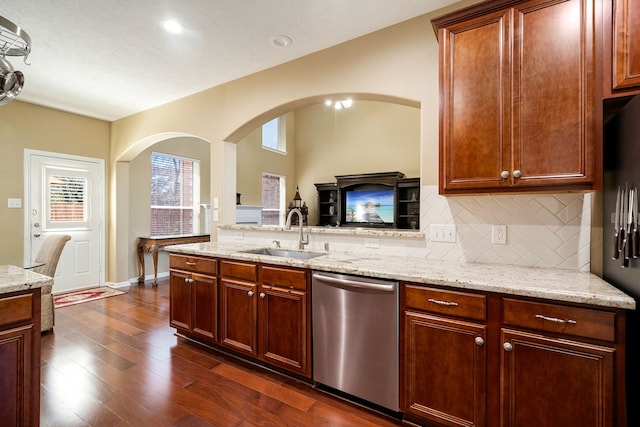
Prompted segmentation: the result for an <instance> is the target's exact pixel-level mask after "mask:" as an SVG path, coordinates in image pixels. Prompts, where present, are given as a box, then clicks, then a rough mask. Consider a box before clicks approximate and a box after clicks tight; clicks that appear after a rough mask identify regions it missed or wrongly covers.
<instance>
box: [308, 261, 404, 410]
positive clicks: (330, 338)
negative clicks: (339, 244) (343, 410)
mask: <svg viewBox="0 0 640 427" xmlns="http://www.w3.org/2000/svg"><path fill="white" fill-rule="evenodd" d="M312 304H313V305H312V309H313V365H314V366H313V377H314V381H315V382H316V383H317V384H319V385H325V386H328V387H330V388H332V389H335V390H338V391H341V392H344V393H347V394H349V395H352V396H355V397H357V398H360V399H364V400H366V401H368V402H372V403H374V404H376V405H379V406H381V407H383V408H387V409H390V410H392V411H396V412H397V411H398V410H399V403H398V401H399V396H398V387H399V386H398V381H399V375H398V371H399V362H398V360H399V354H398V351H399V343H398V336H399V330H398V328H399V324H398V323H399V320H398V319H399V316H398V310H399V307H398V282H392V281H386V280H379V279H371V278H367V277H359V276H350V275H344V274H333V273H325V272H314V273H313V281H312Z"/></svg>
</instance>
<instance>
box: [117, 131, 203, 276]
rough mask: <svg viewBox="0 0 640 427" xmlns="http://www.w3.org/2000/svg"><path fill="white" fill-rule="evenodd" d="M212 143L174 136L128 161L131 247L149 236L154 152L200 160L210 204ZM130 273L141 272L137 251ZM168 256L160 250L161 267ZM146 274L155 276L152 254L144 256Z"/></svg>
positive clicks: (201, 198) (130, 265)
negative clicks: (139, 238)
mask: <svg viewBox="0 0 640 427" xmlns="http://www.w3.org/2000/svg"><path fill="white" fill-rule="evenodd" d="M209 149H210V144H209V143H208V142H206V141H202V140H200V139H197V138H188V137H181V138H173V139H169V140H166V141H162V142H159V143H157V144H154V145H153V146H151V147H149V148H147V149H146V150H145V151H143V152H142V153H140V154H139V155H138V156H136V158H134V159H133V160H132V161H131V162H130V163H129V177H130V179H129V185H130V187H129V202H128V203H129V207H130V208H129V211H128V213H129V221H128V223H129V231H130V232H129V246H130V247H132V248H133V247H135V244H136V239H137V238H138V237H140V236H149V232H150V229H151V227H150V223H151V219H150V218H151V213H150V208H149V207H150V206H151V192H150V188H151V152H153V151H155V152H159V153H163V154H170V155H174V156H181V157H188V158H191V159H198V160H200V203H210V199H209V181H210V169H211V167H210V164H211V162H210V159H211V158H210V155H209ZM128 264H129V270H128V271H129V275H130V277H135V276H137V275H138V270H139V263H138V258H137V255H136V254H135V252H134V253H132V254H131V256H130V257H129V259H128ZM168 269H169V263H168V257H167V255H166V254H165V253H164V252H160V254H159V257H158V270H159V271H168ZM145 273H146V274H147V275H153V260H152V258H151V255H149V254H146V256H145Z"/></svg>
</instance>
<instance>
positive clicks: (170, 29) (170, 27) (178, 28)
mask: <svg viewBox="0 0 640 427" xmlns="http://www.w3.org/2000/svg"><path fill="white" fill-rule="evenodd" d="M160 26H161V27H162V28H163V29H164V30H165V31H166V32H167V33H171V34H180V33H181V32H182V25H180V23H179V22H178V21H174V20H172V19H167V20H166V21H162V22H161V23H160Z"/></svg>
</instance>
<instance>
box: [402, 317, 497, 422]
mask: <svg viewBox="0 0 640 427" xmlns="http://www.w3.org/2000/svg"><path fill="white" fill-rule="evenodd" d="M404 328H405V357H404V366H405V368H404V369H405V373H404V386H403V387H402V389H403V390H404V396H403V399H402V400H403V410H404V412H405V416H408V415H409V416H410V415H415V416H417V417H420V419H425V420H429V421H431V422H435V423H436V425H446V426H484V425H485V389H486V384H485V383H486V351H485V346H484V335H485V327H484V326H483V325H479V324H475V323H468V322H463V321H460V320H450V319H446V318H442V317H437V316H430V315H426V314H422V313H414V312H406V313H405V315H404ZM438 423H441V424H438Z"/></svg>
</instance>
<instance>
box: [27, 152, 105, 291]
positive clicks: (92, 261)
mask: <svg viewBox="0 0 640 427" xmlns="http://www.w3.org/2000/svg"><path fill="white" fill-rule="evenodd" d="M103 183H104V161H103V160H101V159H93V158H87V157H77V156H68V155H64V154H58V153H48V152H42V151H32V150H25V200H26V203H25V257H28V258H29V259H34V258H35V256H36V254H37V253H38V249H40V245H41V244H42V242H43V241H44V239H45V238H46V237H47V235H48V234H51V233H60V234H68V235H70V236H71V240H70V241H68V242H67V244H66V246H65V247H64V250H63V251H62V255H61V256H60V261H59V262H58V268H57V270H56V275H55V277H54V286H53V293H60V292H66V291H70V290H74V289H82V288H88V287H92V286H98V285H102V284H104V271H103V270H104V269H103V264H104V232H103V225H102V224H103V218H104V184H103Z"/></svg>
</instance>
